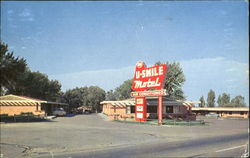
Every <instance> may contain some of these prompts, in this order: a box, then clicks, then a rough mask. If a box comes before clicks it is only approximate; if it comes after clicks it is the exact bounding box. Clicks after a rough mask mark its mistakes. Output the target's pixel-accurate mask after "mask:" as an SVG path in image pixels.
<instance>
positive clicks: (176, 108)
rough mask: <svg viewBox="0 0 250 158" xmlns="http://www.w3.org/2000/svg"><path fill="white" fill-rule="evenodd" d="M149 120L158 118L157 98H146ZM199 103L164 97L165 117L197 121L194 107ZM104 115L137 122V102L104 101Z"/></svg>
mask: <svg viewBox="0 0 250 158" xmlns="http://www.w3.org/2000/svg"><path fill="white" fill-rule="evenodd" d="M146 100H147V119H156V118H157V116H158V115H157V110H158V109H157V108H158V100H157V97H146ZM197 103H198V102H192V101H174V100H169V99H167V98H166V97H163V117H164V118H169V119H173V118H176V119H181V120H195V119H196V115H195V114H194V113H192V110H191V109H192V106H193V105H194V104H197ZM100 104H101V106H102V113H103V114H105V115H107V116H108V118H109V120H135V100H134V99H128V100H122V101H103V102H101V103H100Z"/></svg>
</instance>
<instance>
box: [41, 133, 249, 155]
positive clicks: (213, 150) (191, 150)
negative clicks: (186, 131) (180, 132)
mask: <svg viewBox="0 0 250 158" xmlns="http://www.w3.org/2000/svg"><path fill="white" fill-rule="evenodd" d="M247 139H248V135H247V134H240V135H232V136H225V137H213V138H210V139H207V138H206V139H198V140H187V141H177V142H158V143H153V144H151V143H149V144H140V145H136V146H128V147H122V148H112V149H107V150H99V151H98V150H97V151H88V152H76V153H64V154H55V155H54V154H50V155H46V156H41V158H42V157H50V156H52V157H55V158H57V157H58V158H63V157H71V158H80V157H91V158H100V157H105V158H116V157H121V158H127V157H240V156H241V155H242V153H243V152H244V148H245V144H246V141H247ZM232 147H233V148H232ZM218 149H221V150H218Z"/></svg>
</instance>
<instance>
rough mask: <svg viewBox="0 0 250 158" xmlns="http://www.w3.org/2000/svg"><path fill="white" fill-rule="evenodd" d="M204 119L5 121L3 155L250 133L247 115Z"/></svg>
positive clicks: (78, 117) (97, 117) (88, 117)
mask: <svg viewBox="0 0 250 158" xmlns="http://www.w3.org/2000/svg"><path fill="white" fill-rule="evenodd" d="M201 119H205V121H206V122H208V125H205V126H204V125H203V126H157V125H141V124H131V123H120V122H114V121H105V120H104V119H103V118H102V117H101V116H100V114H91V115H76V116H73V117H58V118H56V119H54V120H53V121H51V122H33V123H2V124H1V154H2V155H1V156H2V157H36V156H40V155H43V154H48V153H64V152H74V151H95V150H98V149H108V148H113V147H119V146H121V147H122V146H129V145H136V144H141V143H147V142H159V141H164V142H175V141H180V140H188V139H193V140H195V139H200V138H210V137H214V136H227V135H228V136H229V135H234V134H242V133H248V127H249V126H248V123H249V121H248V119H224V120H218V119H207V118H201Z"/></svg>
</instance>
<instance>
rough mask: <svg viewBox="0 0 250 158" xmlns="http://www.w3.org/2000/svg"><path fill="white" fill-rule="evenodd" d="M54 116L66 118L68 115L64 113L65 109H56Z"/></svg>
mask: <svg viewBox="0 0 250 158" xmlns="http://www.w3.org/2000/svg"><path fill="white" fill-rule="evenodd" d="M53 115H55V116H65V115H66V111H64V109H63V108H58V109H55V110H54V111H53Z"/></svg>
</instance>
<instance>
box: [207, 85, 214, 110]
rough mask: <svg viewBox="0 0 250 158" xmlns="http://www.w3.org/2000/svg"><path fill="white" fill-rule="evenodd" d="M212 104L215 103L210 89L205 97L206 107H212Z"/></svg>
mask: <svg viewBox="0 0 250 158" xmlns="http://www.w3.org/2000/svg"><path fill="white" fill-rule="evenodd" d="M214 103H215V92H214V91H213V90H212V89H210V91H209V92H208V95H207V106H208V107H214Z"/></svg>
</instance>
